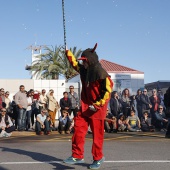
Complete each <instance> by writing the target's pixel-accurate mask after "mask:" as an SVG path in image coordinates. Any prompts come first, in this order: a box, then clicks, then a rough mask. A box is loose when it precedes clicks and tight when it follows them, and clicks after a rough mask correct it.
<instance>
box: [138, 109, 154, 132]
mask: <svg viewBox="0 0 170 170" xmlns="http://www.w3.org/2000/svg"><path fill="white" fill-rule="evenodd" d="M141 130H142V131H143V132H154V131H155V130H154V127H153V126H152V125H151V118H149V117H148V111H144V112H143V117H142V118H141Z"/></svg>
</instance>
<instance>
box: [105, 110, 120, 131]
mask: <svg viewBox="0 0 170 170" xmlns="http://www.w3.org/2000/svg"><path fill="white" fill-rule="evenodd" d="M116 121H117V119H116V117H114V116H113V115H112V113H109V109H108V108H107V112H106V118H105V119H104V128H105V131H106V132H108V133H111V132H117V122H116Z"/></svg>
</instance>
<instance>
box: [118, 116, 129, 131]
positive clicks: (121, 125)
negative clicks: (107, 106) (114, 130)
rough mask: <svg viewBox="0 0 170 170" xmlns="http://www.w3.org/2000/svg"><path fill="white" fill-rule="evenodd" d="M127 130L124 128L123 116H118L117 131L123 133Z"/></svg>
mask: <svg viewBox="0 0 170 170" xmlns="http://www.w3.org/2000/svg"><path fill="white" fill-rule="evenodd" d="M126 129H127V126H126V120H125V116H124V115H123V113H122V114H120V115H119V119H118V131H122V132H123V131H125V130H126Z"/></svg>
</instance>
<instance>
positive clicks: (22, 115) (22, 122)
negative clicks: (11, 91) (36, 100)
mask: <svg viewBox="0 0 170 170" xmlns="http://www.w3.org/2000/svg"><path fill="white" fill-rule="evenodd" d="M17 120H18V130H19V131H22V130H25V126H26V109H23V108H22V109H19V108H18V119H17Z"/></svg>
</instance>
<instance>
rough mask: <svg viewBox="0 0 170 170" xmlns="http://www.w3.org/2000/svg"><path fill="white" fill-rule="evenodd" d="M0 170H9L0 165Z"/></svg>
mask: <svg viewBox="0 0 170 170" xmlns="http://www.w3.org/2000/svg"><path fill="white" fill-rule="evenodd" d="M0 170H9V169H6V168H4V167H2V166H0Z"/></svg>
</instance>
